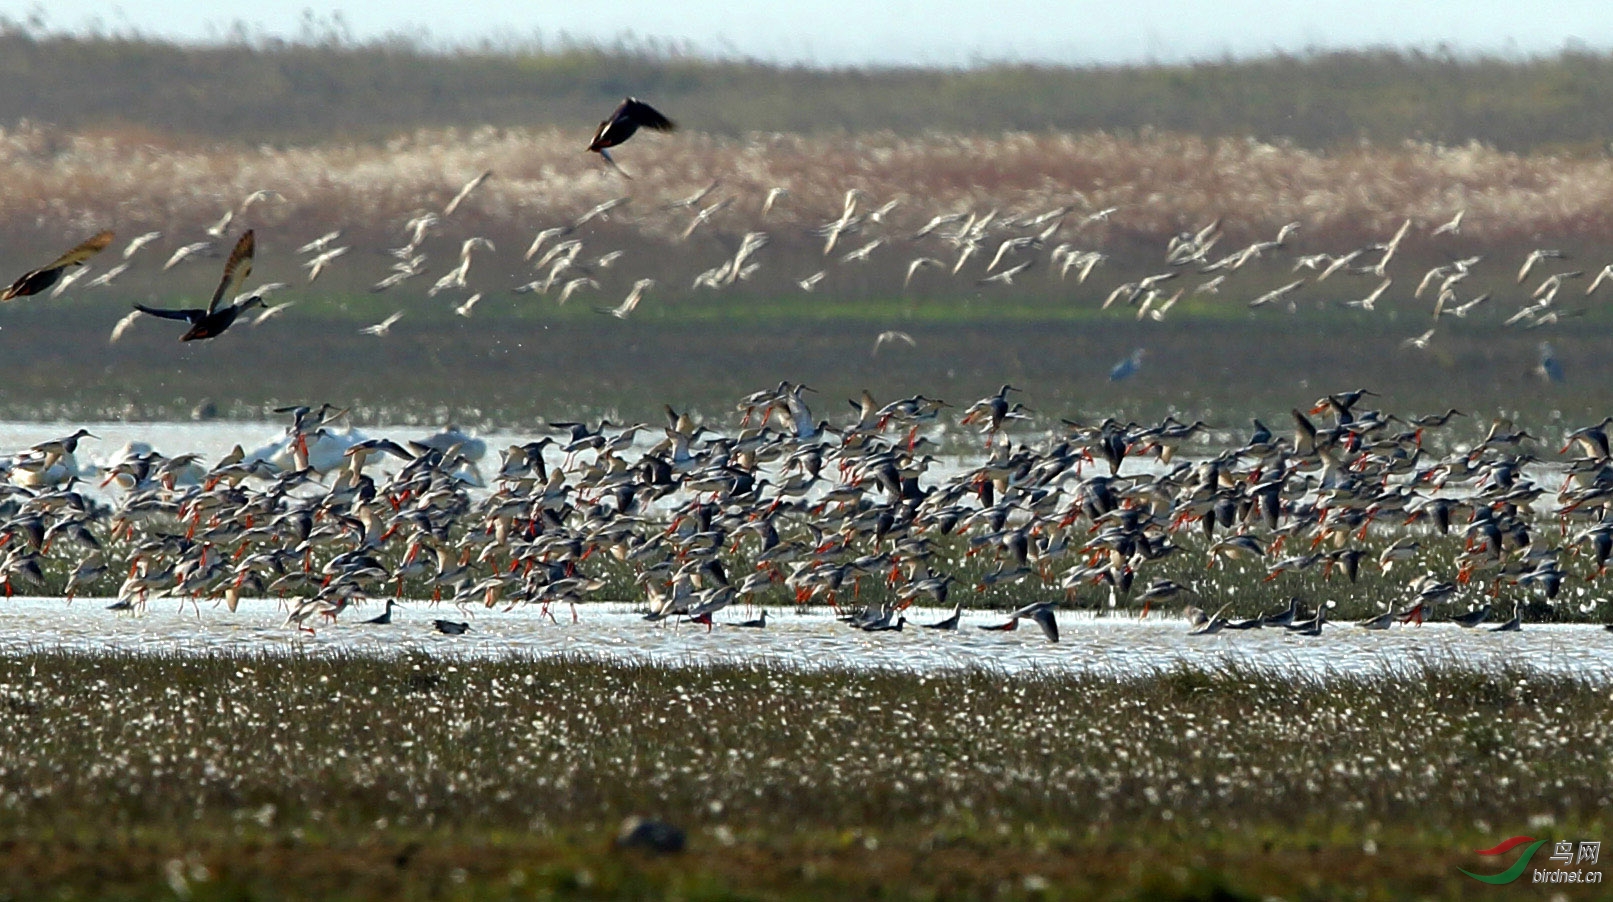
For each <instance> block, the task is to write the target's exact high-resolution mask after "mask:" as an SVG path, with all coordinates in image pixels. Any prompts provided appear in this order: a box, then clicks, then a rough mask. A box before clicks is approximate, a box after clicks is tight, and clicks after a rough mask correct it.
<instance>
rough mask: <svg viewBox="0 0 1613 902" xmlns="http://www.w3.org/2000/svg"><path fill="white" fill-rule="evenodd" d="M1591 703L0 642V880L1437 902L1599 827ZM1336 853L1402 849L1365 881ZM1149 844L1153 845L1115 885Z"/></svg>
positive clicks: (1450, 672)
mask: <svg viewBox="0 0 1613 902" xmlns="http://www.w3.org/2000/svg"><path fill="white" fill-rule="evenodd" d="M1606 715H1607V698H1606V691H1605V687H1602V688H1598V687H1594V686H1591V685H1589V684H1585V683H1581V682H1577V681H1575V680H1573V679H1571V678H1565V677H1549V676H1542V675H1540V674H1536V673H1534V672H1531V671H1527V670H1521V669H1519V670H1515V669H1511V668H1498V669H1494V670H1471V669H1461V668H1454V669H1447V668H1444V667H1435V668H1428V667H1419V666H1417V665H1408V666H1407V668H1406V671H1405V672H1404V673H1402V674H1399V675H1397V676H1396V677H1393V678H1389V679H1372V680H1365V679H1353V678H1349V677H1327V678H1320V677H1307V678H1301V679H1290V678H1285V677H1282V676H1278V675H1275V674H1273V673H1271V672H1267V671H1256V670H1251V669H1246V668H1240V667H1237V666H1235V665H1221V666H1218V667H1212V668H1209V669H1198V668H1185V667H1184V668H1176V669H1170V670H1163V671H1160V672H1156V673H1153V674H1146V675H1133V676H1129V677H1120V678H1111V677H1102V676H1070V675H1060V674H1052V673H1034V672H1033V673H1029V674H1022V675H1015V676H1006V675H1003V674H999V673H994V672H988V671H962V672H949V673H944V674H924V675H918V674H903V673H896V672H885V671H867V670H858V671H837V670H815V671H811V672H801V671H796V670H793V669H789V668H778V667H770V666H765V665H722V666H701V667H663V666H654V665H649V664H633V663H620V662H617V663H605V662H600V661H595V660H589V659H584V658H554V659H522V658H518V657H517V658H501V659H499V660H496V661H487V660H472V659H462V658H454V657H437V656H429V655H426V654H424V653H420V654H404V655H400V656H396V657H370V656H363V655H356V654H350V653H340V654H330V655H326V654H319V655H211V656H192V655H186V656H183V657H170V656H165V655H161V654H158V655H149V654H131V653H92V654H81V653H73V652H65V651H52V650H41V651H38V652H33V653H27V654H20V655H12V656H7V657H5V658H0V732H3V735H5V736H6V737H7V741H6V744H5V748H4V753H3V756H0V837H3V839H0V841H3V842H5V843H6V845H7V847H8V849H11V850H13V854H11V855H8V857H7V859H6V861H7V864H6V865H5V868H6V869H7V871H8V873H7V884H8V886H9V887H10V888H11V890H12V891H13V892H14V893H23V894H24V895H26V893H27V892H28V891H29V888H30V887H32V888H35V889H38V888H42V887H43V886H46V885H51V886H56V887H58V888H62V889H69V888H70V889H72V890H73V891H75V892H77V893H82V894H86V895H97V894H101V893H107V892H114V891H117V892H123V893H129V894H130V895H131V896H139V897H145V896H150V895H153V894H156V893H158V892H159V891H160V890H161V889H163V888H165V887H163V886H162V881H164V880H165V878H164V877H163V876H162V874H163V873H164V872H163V866H164V863H165V862H167V861H168V860H170V859H178V860H179V861H181V862H185V863H186V864H185V867H184V869H183V871H182V875H189V876H186V880H187V881H188V882H192V883H194V884H196V885H195V887H193V889H194V890H195V891H196V892H198V893H199V894H202V895H199V897H200V898H208V897H209V896H208V895H205V893H209V892H212V893H220V894H224V895H228V894H231V893H237V892H243V893H244V892H247V891H248V890H249V889H251V890H252V892H251V893H249V894H252V895H255V896H257V897H262V898H274V897H279V896H281V895H282V894H284V895H291V894H294V893H295V891H296V890H295V889H293V888H292V883H295V884H297V885H298V886H301V887H303V888H304V890H306V889H307V888H308V887H315V886H325V887H342V894H344V895H345V897H349V898H372V897H374V898H378V897H381V896H384V895H387V894H388V893H390V892H399V891H405V890H406V891H408V892H411V893H414V894H416V895H424V894H428V893H427V889H428V888H429V887H432V886H442V885H443V883H442V881H444V880H451V879H454V878H453V877H452V876H451V875H452V871H453V870H454V869H456V868H457V869H461V870H462V871H463V872H464V873H463V874H462V875H461V877H460V878H459V879H468V880H469V885H470V886H471V887H475V888H477V889H478V895H476V897H478V898H480V897H497V893H498V891H499V890H498V884H499V883H500V882H501V881H504V880H506V879H508V877H509V875H510V872H511V871H513V870H524V871H525V873H526V874H527V875H529V876H530V878H531V879H534V880H539V881H540V882H544V883H547V882H549V881H555V882H556V884H555V885H556V886H557V887H560V888H562V889H563V888H564V887H563V886H561V884H565V883H567V881H575V880H577V879H579V875H580V874H581V873H582V872H583V871H587V872H588V873H587V874H586V875H583V876H581V878H580V879H582V880H583V881H584V883H586V882H587V881H588V880H589V879H592V880H598V881H604V882H603V883H601V884H600V885H598V886H594V887H589V886H586V885H583V886H577V885H572V886H571V890H570V891H568V892H567V893H562V895H565V894H568V893H569V894H575V895H589V894H590V893H594V894H599V895H604V896H609V895H612V894H613V893H615V892H631V893H637V892H647V891H651V889H652V888H655V887H659V888H661V890H663V891H664V890H666V889H667V888H669V887H684V888H686V889H687V888H689V887H691V886H692V885H691V884H689V883H687V882H686V881H690V880H695V881H696V884H693V885H698V886H703V887H704V889H703V890H701V891H699V892H695V893H694V895H696V896H697V897H703V896H705V895H707V894H708V893H715V892H716V891H717V888H719V887H725V888H726V889H724V890H722V891H723V892H737V893H740V894H753V893H755V894H761V895H783V896H790V895H802V896H806V895H811V894H812V891H811V890H810V888H811V887H814V886H816V887H818V889H817V890H816V891H817V892H822V891H827V890H829V889H833V888H838V889H839V890H840V891H847V890H849V889H850V888H854V887H860V888H862V889H864V890H866V889H868V888H870V887H872V886H876V885H880V884H881V883H884V884H885V885H887V886H889V887H891V888H893V889H894V888H895V887H898V886H899V887H903V889H902V890H899V891H898V892H911V893H913V894H915V895H925V894H928V893H930V892H939V893H941V894H942V895H952V894H959V895H964V896H969V895H976V894H979V893H983V892H987V891H988V890H989V889H990V888H991V887H993V886H996V885H997V884H998V883H1001V882H1006V885H1009V886H1011V887H1013V891H1012V892H1010V893H1009V894H1010V895H1015V894H1017V893H1018V892H1021V891H1023V890H1024V889H1025V887H1026V885H1024V884H1021V881H1022V880H1023V879H1024V878H1025V877H1027V876H1033V875H1039V876H1042V877H1046V878H1049V879H1050V880H1052V881H1054V885H1055V886H1056V887H1057V888H1059V889H1060V890H1061V891H1062V892H1066V893H1074V894H1075V895H1081V894H1082V893H1081V892H1080V890H1081V888H1082V887H1087V888H1088V889H1089V890H1090V891H1091V892H1093V893H1094V894H1096V895H1099V896H1102V897H1115V896H1118V895H1123V894H1125V893H1129V892H1146V891H1147V887H1150V886H1154V885H1155V884H1154V883H1153V882H1151V881H1158V885H1159V886H1165V887H1175V888H1176V890H1177V891H1178V892H1187V891H1188V887H1190V886H1199V885H1201V884H1204V883H1206V882H1207V883H1209V884H1213V885H1216V886H1222V887H1224V888H1228V889H1231V890H1235V891H1237V892H1242V893H1251V894H1260V893H1281V894H1291V893H1295V892H1300V891H1301V890H1302V889H1303V890H1304V891H1306V892H1309V893H1321V894H1322V895H1327V894H1328V891H1327V890H1325V889H1318V887H1329V886H1332V887H1340V886H1343V885H1346V884H1347V883H1348V881H1350V880H1354V879H1362V878H1361V874H1362V872H1363V871H1365V872H1367V873H1368V874H1370V877H1368V878H1365V879H1366V880H1367V882H1366V884H1365V885H1367V886H1369V887H1371V888H1372V889H1373V891H1374V892H1376V893H1384V892H1386V891H1388V890H1389V889H1391V888H1394V887H1400V888H1402V889H1405V888H1407V887H1410V886H1421V887H1424V888H1425V891H1432V888H1436V887H1437V888H1439V891H1440V892H1447V893H1449V894H1450V895H1449V897H1453V898H1454V897H1457V896H1458V895H1460V893H1461V890H1462V887H1461V886H1460V885H1458V884H1454V883H1453V882H1452V879H1453V878H1454V870H1452V868H1453V867H1454V866H1455V864H1457V863H1464V862H1466V861H1467V860H1468V859H1467V858H1466V857H1465V852H1464V850H1466V849H1470V848H1477V847H1482V845H1483V844H1485V840H1487V839H1488V838H1490V837H1492V836H1494V835H1499V834H1498V833H1497V831H1500V832H1502V833H1505V832H1507V831H1510V832H1513V833H1516V832H1519V831H1520V830H1522V829H1524V828H1525V826H1527V825H1529V824H1533V825H1535V826H1534V827H1532V828H1531V829H1547V830H1548V832H1551V831H1555V832H1553V835H1554V836H1555V835H1556V834H1559V833H1560V834H1563V835H1565V836H1570V835H1572V836H1579V835H1582V834H1583V835H1585V836H1593V837H1594V836H1597V835H1599V832H1598V831H1599V830H1600V829H1601V828H1603V827H1605V813H1606V811H1607V810H1608V806H1609V804H1610V801H1613V795H1610V793H1613V786H1610V784H1609V782H1608V775H1607V772H1606V768H1605V766H1604V764H1605V761H1606V760H1607V756H1608V754H1609V753H1610V752H1613V748H1610V746H1613V730H1610V728H1609V724H1610V723H1613V720H1610V719H1609V718H1608V717H1607V716H1606ZM634 812H647V813H651V814H655V815H657V816H661V817H666V818H669V819H671V820H673V821H674V822H676V823H679V824H680V825H682V826H684V827H685V828H686V829H688V830H689V831H690V835H691V837H692V839H691V845H692V850H693V851H692V854H691V856H690V857H689V858H688V859H685V860H683V862H682V863H681V864H679V865H661V864H656V863H653V862H646V861H641V860H638V859H636V858H633V857H631V856H629V857H627V858H623V857H615V856H611V855H608V854H606V853H605V852H604V849H605V847H606V842H607V837H608V835H609V834H610V832H611V831H613V830H614V827H615V824H616V823H617V821H618V820H619V819H620V818H621V817H623V816H624V815H626V814H629V813H634ZM1531 818H1533V820H1531ZM1369 839H1370V840H1372V841H1373V842H1374V843H1375V844H1376V847H1377V848H1378V849H1381V850H1383V851H1384V852H1385V854H1386V855H1387V856H1389V857H1388V859H1386V860H1388V861H1391V862H1394V861H1398V862H1401V863H1402V864H1404V862H1405V861H1406V860H1408V859H1410V858H1418V857H1421V858H1423V859H1424V861H1423V863H1422V864H1419V865H1416V866H1413V867H1408V868H1406V869H1405V870H1403V871H1400V872H1396V871H1394V870H1376V871H1375V870H1374V868H1373V867H1372V865H1373V860H1372V859H1371V857H1369V856H1364V855H1363V853H1362V852H1361V851H1360V850H1361V847H1362V844H1363V842H1365V841H1366V840H1369ZM1475 843H1477V844H1479V845H1475ZM1151 855H1159V856H1165V857H1166V860H1167V861H1168V864H1162V866H1161V867H1159V868H1143V869H1142V870H1139V869H1138V868H1137V865H1138V864H1140V863H1141V862H1143V861H1144V860H1146V859H1147V858H1148V857H1149V856H1151ZM399 856H401V857H402V858H404V859H405V861H404V863H403V864H398V863H397V861H396V858H398V857H399ZM1172 856H1175V857H1172ZM383 863H386V864H391V865H393V866H392V867H387V866H384V864H383ZM282 866H283V867H285V868H286V870H284V871H283V872H279V873H276V871H274V870H273V869H274V868H277V867H282ZM196 875H203V876H202V877H201V879H193V878H195V877H196ZM1446 875H1450V878H1451V879H1447V876H1446ZM171 876H172V875H171V874H170V875H168V877H169V878H171ZM803 879H805V880H806V881H807V882H805V883H802V882H801V881H802V880H803ZM287 881H290V882H287ZM813 881H821V883H814V882H813ZM891 881H894V882H891ZM954 881H962V882H961V883H955V882H954ZM232 887H233V889H232ZM633 887H639V889H637V890H635V889H633ZM1201 889H1202V887H1201Z"/></svg>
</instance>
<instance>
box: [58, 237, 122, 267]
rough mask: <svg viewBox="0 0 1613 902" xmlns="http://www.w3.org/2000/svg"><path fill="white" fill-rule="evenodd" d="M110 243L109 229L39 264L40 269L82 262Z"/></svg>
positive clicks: (104, 248)
mask: <svg viewBox="0 0 1613 902" xmlns="http://www.w3.org/2000/svg"><path fill="white" fill-rule="evenodd" d="M111 243H112V232H111V231H110V230H109V231H105V232H101V233H100V234H98V235H96V236H95V237H94V238H91V239H89V240H88V241H86V242H84V243H83V244H80V245H79V246H78V247H75V248H73V249H72V250H70V251H68V252H67V253H65V254H62V255H61V256H60V257H57V258H56V259H55V260H54V261H53V262H51V263H50V264H48V265H46V266H41V267H40V269H61V268H63V267H65V266H72V265H73V264H75V263H83V262H84V261H85V260H88V259H90V258H91V257H93V256H95V255H96V254H99V253H100V252H101V251H104V250H106V246H107V245H109V244H111Z"/></svg>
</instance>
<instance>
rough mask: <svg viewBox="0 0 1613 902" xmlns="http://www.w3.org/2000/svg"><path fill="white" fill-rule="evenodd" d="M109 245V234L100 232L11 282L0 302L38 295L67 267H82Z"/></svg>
mask: <svg viewBox="0 0 1613 902" xmlns="http://www.w3.org/2000/svg"><path fill="white" fill-rule="evenodd" d="M111 243H112V233H111V232H102V233H100V234H99V235H96V236H95V237H94V238H91V239H90V240H88V241H86V242H84V243H83V244H80V245H79V246H78V247H75V248H73V249H72V250H70V251H68V252H67V253H65V254H62V255H61V256H60V257H57V258H56V259H55V260H53V261H51V263H50V264H49V265H47V266H41V267H40V268H38V269H36V270H34V271H32V272H29V273H25V274H24V275H23V276H22V278H20V279H18V280H17V281H15V282H12V283H11V287H10V288H7V289H6V290H5V293H4V294H0V301H9V300H11V299H12V298H20V297H27V296H28V295H30V294H38V293H40V292H41V291H44V290H45V289H47V288H49V287H51V286H52V285H55V284H56V282H57V280H59V279H61V277H62V273H63V272H65V271H66V270H67V267H69V266H82V265H84V261H85V260H88V259H90V258H91V257H93V256H95V255H96V254H99V253H100V252H101V251H103V250H106V246H107V245H109V244H111Z"/></svg>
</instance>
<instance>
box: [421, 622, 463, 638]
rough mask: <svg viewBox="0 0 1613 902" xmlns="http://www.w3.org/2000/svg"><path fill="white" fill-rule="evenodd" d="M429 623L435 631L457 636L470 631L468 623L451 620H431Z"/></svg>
mask: <svg viewBox="0 0 1613 902" xmlns="http://www.w3.org/2000/svg"><path fill="white" fill-rule="evenodd" d="M431 625H432V627H433V628H435V629H436V630H437V632H439V633H446V634H448V635H450V636H459V635H462V634H464V633H468V632H470V624H468V623H456V622H454V621H452V620H433V621H431Z"/></svg>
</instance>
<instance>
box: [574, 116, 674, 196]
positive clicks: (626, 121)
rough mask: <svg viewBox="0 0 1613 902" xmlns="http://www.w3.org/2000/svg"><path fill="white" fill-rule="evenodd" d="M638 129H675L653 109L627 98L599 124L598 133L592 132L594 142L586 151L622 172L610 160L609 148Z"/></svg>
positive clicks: (623, 173)
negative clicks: (600, 157)
mask: <svg viewBox="0 0 1613 902" xmlns="http://www.w3.org/2000/svg"><path fill="white" fill-rule="evenodd" d="M640 127H643V128H653V129H655V130H656V131H662V132H669V131H672V130H674V129H676V128H677V126H676V125H673V124H672V120H671V119H668V118H667V117H665V116H663V115H661V113H660V111H658V110H657V109H656V108H655V107H652V106H650V105H649V104H647V103H645V102H644V101H642V100H639V99H637V98H635V97H629V98H627V99H626V100H623V101H622V103H621V106H618V107H617V108H616V111H615V112H613V113H611V114H610V117H609V118H607V119H606V120H605V121H604V122H601V123H599V131H597V132H594V140H593V141H591V142H589V144H588V149H589V150H591V151H593V152H594V153H597V154H599V155H600V156H602V157H604V158H605V162H607V163H609V164H611V165H612V166H616V171H617V172H622V167H620V166H617V165H616V161H615V160H614V159H612V158H611V155H610V148H612V147H615V146H616V145H618V144H621V143H622V142H624V141H626V140H627V139H628V138H631V137H633V133H634V132H636V131H638V130H639V128H640ZM622 175H623V176H625V177H627V178H632V176H629V175H627V173H625V172H622Z"/></svg>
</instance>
